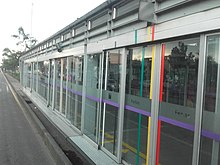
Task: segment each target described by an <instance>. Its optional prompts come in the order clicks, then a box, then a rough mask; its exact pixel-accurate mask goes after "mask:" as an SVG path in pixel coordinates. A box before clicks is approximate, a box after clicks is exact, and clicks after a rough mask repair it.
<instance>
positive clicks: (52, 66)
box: [49, 60, 54, 105]
mask: <svg viewBox="0 0 220 165" xmlns="http://www.w3.org/2000/svg"><path fill="white" fill-rule="evenodd" d="M53 79H54V60H50V88H49V89H50V90H49V97H50V99H49V105H52V101H53Z"/></svg>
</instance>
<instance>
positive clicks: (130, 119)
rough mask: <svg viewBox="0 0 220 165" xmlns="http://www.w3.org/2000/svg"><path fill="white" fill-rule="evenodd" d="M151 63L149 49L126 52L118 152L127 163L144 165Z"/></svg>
mask: <svg viewBox="0 0 220 165" xmlns="http://www.w3.org/2000/svg"><path fill="white" fill-rule="evenodd" d="M151 63H152V46H148V47H136V48H130V49H129V54H128V56H127V70H126V73H127V75H126V96H125V112H124V130H123V152H122V158H123V160H125V161H126V162H127V163H129V164H146V153H147V137H148V116H149V113H150V110H151V103H150V98H149V96H150V84H151Z"/></svg>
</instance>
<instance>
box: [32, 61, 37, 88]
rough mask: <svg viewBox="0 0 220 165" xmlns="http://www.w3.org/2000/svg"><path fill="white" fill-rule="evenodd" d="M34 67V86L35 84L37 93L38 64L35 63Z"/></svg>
mask: <svg viewBox="0 0 220 165" xmlns="http://www.w3.org/2000/svg"><path fill="white" fill-rule="evenodd" d="M33 65H34V76H33V84H34V86H33V87H34V88H33V89H34V91H37V72H38V71H37V63H36V62H34V63H33Z"/></svg>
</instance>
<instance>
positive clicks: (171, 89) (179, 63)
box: [157, 38, 199, 165]
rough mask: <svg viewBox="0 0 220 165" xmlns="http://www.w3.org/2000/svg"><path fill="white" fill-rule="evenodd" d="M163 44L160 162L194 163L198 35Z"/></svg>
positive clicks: (168, 163)
mask: <svg viewBox="0 0 220 165" xmlns="http://www.w3.org/2000/svg"><path fill="white" fill-rule="evenodd" d="M162 48H163V50H164V51H162V62H161V66H162V73H161V74H163V73H164V75H162V79H161V83H163V84H161V87H162V89H160V95H161V97H162V98H160V111H159V127H158V129H159V130H158V138H161V140H160V143H158V145H157V153H160V158H159V160H157V162H158V161H159V163H160V164H163V165H170V164H178V165H186V164H191V163H192V150H193V136H194V132H193V130H194V124H195V105H196V91H197V78H198V61H199V38H194V39H188V40H179V41H173V42H168V43H165V44H163V46H162ZM160 122H161V125H160ZM160 127H161V129H160ZM157 159H158V158H157Z"/></svg>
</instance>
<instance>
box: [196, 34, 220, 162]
mask: <svg viewBox="0 0 220 165" xmlns="http://www.w3.org/2000/svg"><path fill="white" fill-rule="evenodd" d="M204 89H205V91H204V100H203V119H202V135H201V144H200V160H199V164H200V165H206V164H210V165H220V144H219V142H220V127H219V126H220V35H211V36H208V37H207V38H206V74H205V88H204Z"/></svg>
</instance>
